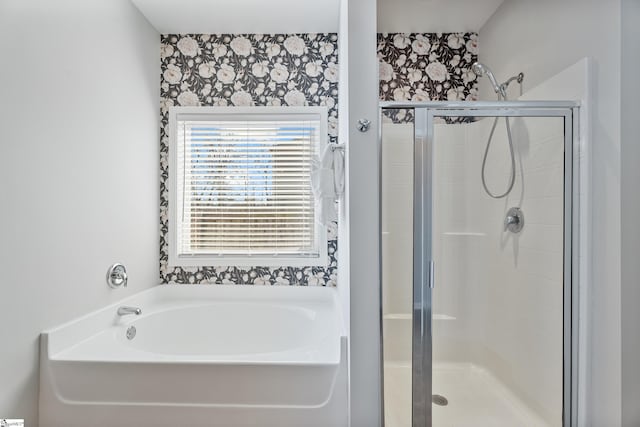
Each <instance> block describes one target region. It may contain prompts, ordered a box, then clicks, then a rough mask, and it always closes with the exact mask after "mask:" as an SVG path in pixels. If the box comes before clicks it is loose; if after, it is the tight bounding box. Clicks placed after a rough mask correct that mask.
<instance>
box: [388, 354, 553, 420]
mask: <svg viewBox="0 0 640 427" xmlns="http://www.w3.org/2000/svg"><path fill="white" fill-rule="evenodd" d="M433 377H434V378H433V382H434V384H439V385H438V386H435V388H434V390H433V392H434V393H436V394H438V395H440V396H444V397H445V398H446V399H447V401H448V403H447V405H446V406H438V405H433V406H432V408H433V426H434V427H471V426H473V427H513V426H526V427H552V426H551V425H549V424H548V423H546V422H545V421H544V420H542V419H541V418H540V417H539V416H538V415H537V414H536V413H535V412H534V411H533V410H531V409H530V408H528V407H527V405H526V404H525V403H524V402H522V401H521V400H520V399H519V398H518V397H517V396H515V395H514V394H513V393H512V392H511V391H510V390H509V389H508V388H507V387H506V386H505V385H503V384H502V383H501V382H500V381H498V380H497V379H496V378H495V377H494V376H493V375H491V374H490V373H489V372H488V371H487V370H485V369H482V368H479V367H477V366H474V365H471V364H448V363H447V364H439V365H436V366H435V367H434V370H433ZM384 380H385V407H384V412H385V427H411V366H410V365H408V364H401V363H386V364H385V366H384Z"/></svg>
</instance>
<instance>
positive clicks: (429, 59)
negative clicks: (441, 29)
mask: <svg viewBox="0 0 640 427" xmlns="http://www.w3.org/2000/svg"><path fill="white" fill-rule="evenodd" d="M477 60H478V35H477V34H476V33H424V34H423V33H411V34H405V33H384V34H378V62H379V65H380V70H379V72H380V100H382V101H474V100H476V99H477V96H478V86H477V76H476V75H475V73H474V72H473V71H472V69H471V66H472V65H473V63H474V62H476V61H477ZM386 119H391V120H393V121H394V122H405V121H411V120H412V117H410V111H409V110H393V111H390V112H388V114H387V116H386Z"/></svg>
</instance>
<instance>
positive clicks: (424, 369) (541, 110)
mask: <svg viewBox="0 0 640 427" xmlns="http://www.w3.org/2000/svg"><path fill="white" fill-rule="evenodd" d="M380 107H381V113H382V110H383V109H413V110H414V114H415V125H414V132H415V134H414V228H413V232H414V237H413V248H414V249H413V308H412V315H413V321H412V322H413V324H412V328H413V331H412V335H413V338H412V420H413V421H412V426H413V427H438V426H433V424H432V405H431V396H432V384H433V378H432V344H433V335H432V327H433V325H432V314H433V311H432V309H433V307H432V306H433V300H432V290H433V288H434V287H435V286H436V283H435V282H434V260H433V254H432V243H433V242H432V225H433V224H432V201H433V191H432V187H433V177H432V171H433V164H432V160H433V157H432V155H433V144H434V119H435V118H436V117H559V118H562V119H563V120H564V219H563V224H564V225H563V228H564V231H563V232H564V236H563V247H564V254H563V257H564V258H563V286H564V288H563V402H562V407H563V414H562V425H563V427H577V425H578V420H577V413H578V412H577V397H578V392H577V387H578V374H577V373H578V358H577V349H578V329H577V328H578V304H579V300H578V298H579V296H578V286H577V284H578V280H577V275H578V271H579V269H578V201H579V199H578V195H579V188H578V185H579V182H578V179H577V177H578V176H579V170H578V167H579V156H578V155H577V153H578V152H579V151H578V129H579V127H578V126H579V123H578V117H579V104H578V103H576V102H572V101H567V102H564V101H513V102H510V101H497V102H426V103H413V102H409V103H407V102H383V103H381V104H380ZM574 153H575V154H576V155H574Z"/></svg>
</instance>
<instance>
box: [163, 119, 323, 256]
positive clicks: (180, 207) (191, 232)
mask: <svg viewBox="0 0 640 427" xmlns="http://www.w3.org/2000/svg"><path fill="white" fill-rule="evenodd" d="M169 131H170V144H169V162H170V163H169V185H170V188H169V264H170V265H176V266H215V265H238V266H248V265H253V266H280V265H287V266H307V265H314V266H315V265H326V262H327V261H326V260H327V238H326V228H325V227H323V226H321V225H319V224H318V223H317V222H316V215H317V212H316V209H315V200H314V197H313V193H312V191H311V166H312V160H313V158H314V157H315V156H316V155H318V153H320V152H321V149H322V148H323V147H324V146H325V144H326V142H327V141H326V139H327V112H326V108H324V107H303V108H293V107H250V108H236V107H171V109H170V112H169Z"/></svg>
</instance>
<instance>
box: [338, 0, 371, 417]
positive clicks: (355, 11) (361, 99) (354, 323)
mask: <svg viewBox="0 0 640 427" xmlns="http://www.w3.org/2000/svg"><path fill="white" fill-rule="evenodd" d="M348 29H349V35H348V43H349V52H348V61H349V71H348V77H347V78H348V85H349V88H348V97H349V119H348V120H349V123H348V128H349V148H348V155H347V162H348V166H347V168H348V169H347V173H348V175H349V178H348V182H349V193H348V194H347V212H348V215H349V263H350V266H349V268H350V272H349V273H350V275H349V287H350V291H351V295H350V302H351V306H350V319H351V325H350V326H351V327H350V335H349V342H350V368H349V369H350V371H349V373H350V393H351V425H352V427H377V426H379V425H380V422H381V419H380V418H381V417H380V414H381V406H380V405H381V390H380V278H379V266H378V265H379V252H380V250H379V248H380V244H379V240H380V239H379V234H380V229H379V224H380V219H379V215H378V210H379V204H378V202H379V199H378V198H379V191H378V185H377V183H378V175H379V173H378V147H377V129H378V118H377V116H378V108H377V106H378V72H377V71H378V59H377V56H376V2H375V1H372V0H349V1H348ZM343 78H345V76H341V79H343ZM363 118H366V119H369V120H371V128H370V130H369V131H368V132H366V133H362V132H359V131H358V129H357V126H356V123H357V120H359V119H363ZM341 120H343V119H342V117H341Z"/></svg>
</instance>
